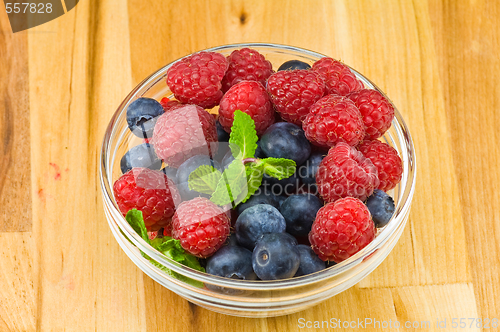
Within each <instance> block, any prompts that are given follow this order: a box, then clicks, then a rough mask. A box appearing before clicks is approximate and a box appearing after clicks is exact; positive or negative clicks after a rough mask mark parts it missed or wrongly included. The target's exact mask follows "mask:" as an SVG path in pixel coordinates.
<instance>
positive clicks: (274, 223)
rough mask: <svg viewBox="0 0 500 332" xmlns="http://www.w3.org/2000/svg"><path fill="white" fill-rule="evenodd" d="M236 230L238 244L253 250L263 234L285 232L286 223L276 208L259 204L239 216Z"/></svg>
mask: <svg viewBox="0 0 500 332" xmlns="http://www.w3.org/2000/svg"><path fill="white" fill-rule="evenodd" d="M235 228H236V239H237V240H238V243H239V244H240V245H241V246H243V247H245V248H248V249H250V250H252V249H253V248H254V246H255V242H256V241H257V239H258V238H259V237H260V236H261V235H262V234H266V233H283V232H285V229H286V222H285V218H283V216H282V215H281V214H280V212H279V211H278V209H276V208H275V207H274V206H272V205H269V204H257V205H254V206H252V207H249V208H248V209H246V210H245V211H243V212H242V213H241V214H240V215H239V217H238V219H237V220H236V224H235Z"/></svg>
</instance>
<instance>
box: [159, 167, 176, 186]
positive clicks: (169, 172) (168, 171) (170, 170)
mask: <svg viewBox="0 0 500 332" xmlns="http://www.w3.org/2000/svg"><path fill="white" fill-rule="evenodd" d="M161 171H162V172H163V173H165V175H166V176H167V177H168V178H169V179H171V180H172V181H174V182H175V183H177V168H174V167H170V166H166V167H165V168H163V169H162V170H161Z"/></svg>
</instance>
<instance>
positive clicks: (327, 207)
mask: <svg viewBox="0 0 500 332" xmlns="http://www.w3.org/2000/svg"><path fill="white" fill-rule="evenodd" d="M415 176H416V163H415V153H414V147H413V142H412V139H411V135H410V133H409V131H408V128H407V126H406V124H405V122H404V120H403V118H402V117H401V114H400V113H399V112H398V110H397V109H396V107H395V106H394V105H393V103H392V102H391V101H390V100H389V98H388V97H387V96H386V95H385V94H384V93H383V92H382V91H381V90H380V89H379V88H377V86H375V84H373V83H372V82H371V81H370V80H369V79H367V78H366V77H364V76H363V75H361V74H360V73H358V72H357V71H355V70H354V69H352V68H350V67H349V66H347V65H346V64H344V63H342V62H340V61H337V60H334V59H333V58H330V57H328V56H325V55H322V54H319V53H316V52H312V51H308V50H305V49H300V48H296V47H291V46H284V45H274V44H262V43H252V44H235V45H225V46H220V47H215V48H212V49H207V50H204V51H200V52H196V53H193V54H191V55H188V56H186V57H184V58H181V59H178V60H176V61H174V62H172V63H170V64H168V65H166V66H165V67H163V68H161V69H160V70H158V71H157V72H155V73H153V74H152V75H151V76H149V77H148V78H146V79H145V80H144V81H143V82H141V83H140V84H139V85H138V86H137V87H135V88H134V89H133V90H132V91H131V92H130V94H129V95H128V96H127V97H126V98H125V100H124V101H123V102H122V103H121V105H120V106H119V107H118V110H117V111H116V112H115V114H114V116H113V118H112V119H111V121H110V123H109V126H108V128H107V130H106V133H105V135H104V141H103V145H102V150H101V155H100V162H99V177H100V178H99V180H100V184H101V188H102V196H103V201H104V211H105V214H106V218H107V220H108V223H109V226H110V229H111V231H112V233H113V235H114V236H115V238H116V240H117V242H118V243H119V245H120V247H121V248H122V249H123V251H124V252H125V253H126V254H127V256H128V257H129V258H130V259H131V260H132V261H133V262H134V263H135V264H136V265H137V266H138V267H139V268H140V269H141V270H142V271H144V273H146V274H147V275H148V276H150V277H151V278H152V279H154V280H155V281H157V282H158V283H160V284H161V285H163V286H164V287H166V288H168V289H170V290H172V291H173V292H175V293H177V294H178V295H180V296H182V297H184V298H185V299H187V300H189V301H190V302H192V303H195V304H197V305H200V306H202V307H205V308H208V309H211V310H214V311H217V312H221V313H224V314H229V315H236V316H246V317H270V316H278V315H285V314H289V313H293V312H296V311H299V310H303V309H305V308H307V307H310V306H312V305H314V304H317V303H319V302H320V301H323V300H325V299H327V298H329V297H332V296H334V295H336V294H338V293H340V292H342V291H344V290H346V289H348V288H349V287H351V286H353V285H355V284H356V283H357V282H359V281H360V280H361V279H362V278H364V277H365V276H367V275H368V274H369V273H370V272H372V271H373V270H374V269H375V268H376V267H377V266H378V265H379V264H380V263H381V262H382V261H383V260H384V259H385V258H386V257H387V255H388V254H389V253H390V252H391V250H392V249H393V247H394V245H395V244H396V243H397V241H398V239H399V237H400V236H401V234H402V232H403V229H404V227H405V225H406V222H407V219H408V215H409V210H410V206H411V202H412V198H413V192H414V188H415Z"/></svg>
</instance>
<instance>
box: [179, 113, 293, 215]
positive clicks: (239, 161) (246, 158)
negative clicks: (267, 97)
mask: <svg viewBox="0 0 500 332" xmlns="http://www.w3.org/2000/svg"><path fill="white" fill-rule="evenodd" d="M258 139H259V138H258V136H257V132H256V131H255V122H254V121H253V119H252V118H251V117H250V115H248V114H246V113H244V112H242V111H240V110H237V111H235V112H234V121H233V125H232V127H231V134H230V135H229V147H230V149H231V154H232V155H233V157H234V158H235V160H234V161H233V162H231V164H229V166H228V167H227V168H226V169H225V170H224V172H223V173H222V175H220V176H218V174H217V172H218V171H217V172H216V170H215V169H212V170H208V169H207V168H206V167H207V166H200V167H198V168H197V169H196V170H195V171H194V172H193V173H192V175H193V174H194V175H193V178H191V176H190V177H189V188H190V189H191V190H195V191H198V192H201V193H204V194H210V195H211V197H210V200H211V201H212V202H214V203H215V204H217V205H220V206H224V205H228V204H231V205H232V206H233V207H235V206H236V205H238V204H239V203H242V202H243V203H244V202H246V200H248V199H249V198H250V197H251V196H252V195H253V194H254V193H255V192H256V191H257V189H259V187H260V185H261V183H262V177H263V176H264V173H266V174H267V175H269V176H272V177H274V178H277V179H279V180H282V179H285V178H288V177H290V176H292V175H293V174H294V173H295V169H296V166H297V165H296V164H295V161H293V160H291V159H285V158H264V159H258V158H255V151H256V150H257V141H258ZM200 178H203V179H204V180H203V181H200ZM217 179H218V180H217ZM216 181H217V182H216ZM214 188H215V189H214Z"/></svg>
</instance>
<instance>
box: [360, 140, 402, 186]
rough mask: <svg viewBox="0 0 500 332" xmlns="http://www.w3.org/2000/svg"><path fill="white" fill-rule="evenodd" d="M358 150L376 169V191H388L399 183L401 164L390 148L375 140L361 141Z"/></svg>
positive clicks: (396, 153) (395, 153)
mask: <svg viewBox="0 0 500 332" xmlns="http://www.w3.org/2000/svg"><path fill="white" fill-rule="evenodd" d="M358 150H359V151H361V153H362V154H363V155H364V156H365V157H366V158H368V159H370V160H371V162H372V163H373V165H375V167H376V168H377V171H378V179H379V180H380V184H379V186H378V187H377V189H380V190H382V191H388V190H390V189H392V188H394V187H395V186H396V185H397V184H398V183H399V181H401V177H402V175H403V162H402V161H401V158H400V157H399V156H398V152H397V151H396V150H395V149H394V148H393V147H392V146H390V145H389V144H386V143H382V142H380V141H377V140H374V141H363V143H361V144H360V145H359V147H358Z"/></svg>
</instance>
